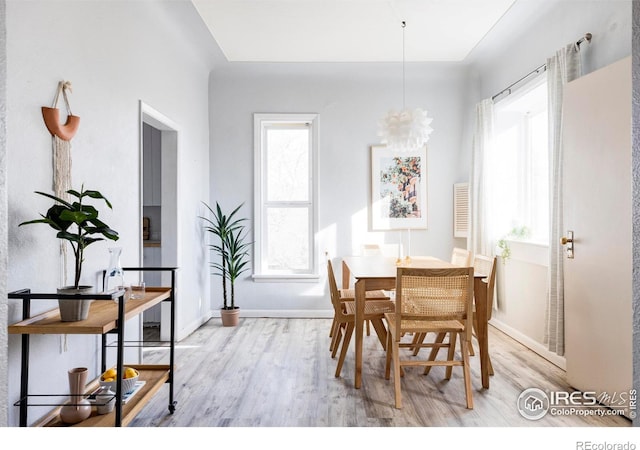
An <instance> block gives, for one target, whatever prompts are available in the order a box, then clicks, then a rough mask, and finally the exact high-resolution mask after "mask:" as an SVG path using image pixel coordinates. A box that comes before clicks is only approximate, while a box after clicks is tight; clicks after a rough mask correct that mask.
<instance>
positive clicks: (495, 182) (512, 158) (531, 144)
mask: <svg viewBox="0 0 640 450" xmlns="http://www.w3.org/2000/svg"><path fill="white" fill-rule="evenodd" d="M547 128H548V122H547V82H546V74H543V75H542V76H540V77H537V78H536V79H535V80H533V81H532V82H530V83H528V84H527V85H526V86H524V87H523V88H521V89H519V90H518V91H516V92H514V93H513V94H511V95H509V96H508V97H507V98H505V99H503V100H501V101H499V102H497V103H496V104H495V126H494V139H495V141H494V146H493V148H492V150H491V152H489V154H488V155H487V160H486V164H487V165H486V167H487V179H488V181H489V192H488V194H489V199H490V201H489V210H490V211H491V212H490V214H489V217H490V219H489V220H491V221H492V224H491V229H492V230H494V232H495V235H496V238H497V239H500V238H503V237H506V238H511V237H514V238H519V239H523V240H526V241H529V242H535V243H541V244H548V241H549V150H548V148H549V147H548V139H547V134H548V133H547Z"/></svg>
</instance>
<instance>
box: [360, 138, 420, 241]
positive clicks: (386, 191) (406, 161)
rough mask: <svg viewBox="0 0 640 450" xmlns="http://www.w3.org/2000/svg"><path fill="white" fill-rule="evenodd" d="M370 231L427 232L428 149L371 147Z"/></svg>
mask: <svg viewBox="0 0 640 450" xmlns="http://www.w3.org/2000/svg"><path fill="white" fill-rule="evenodd" d="M371 228H372V229H373V230H397V229H404V230H407V229H426V228H427V148H426V146H424V147H422V148H419V149H417V150H415V151H412V152H402V153H399V152H394V151H392V150H390V149H389V148H387V147H386V146H384V145H374V146H372V147H371Z"/></svg>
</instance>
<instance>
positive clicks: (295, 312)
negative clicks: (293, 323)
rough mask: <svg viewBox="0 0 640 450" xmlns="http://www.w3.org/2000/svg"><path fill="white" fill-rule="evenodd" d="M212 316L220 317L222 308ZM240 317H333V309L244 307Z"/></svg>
mask: <svg viewBox="0 0 640 450" xmlns="http://www.w3.org/2000/svg"><path fill="white" fill-rule="evenodd" d="M211 315H212V317H214V318H217V317H220V310H216V311H212V314H211ZM240 317H250V318H252V319H253V318H261V319H264V318H267V319H270V318H278V319H333V310H329V309H313V310H305V309H282V310H281V309H242V308H240Z"/></svg>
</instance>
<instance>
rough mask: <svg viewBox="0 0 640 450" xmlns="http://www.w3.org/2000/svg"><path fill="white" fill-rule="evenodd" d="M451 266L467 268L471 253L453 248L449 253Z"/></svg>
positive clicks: (469, 263)
mask: <svg viewBox="0 0 640 450" xmlns="http://www.w3.org/2000/svg"><path fill="white" fill-rule="evenodd" d="M451 264H455V265H456V266H460V267H469V266H470V265H471V251H470V250H466V249H464V248H458V247H454V248H453V250H452V251H451Z"/></svg>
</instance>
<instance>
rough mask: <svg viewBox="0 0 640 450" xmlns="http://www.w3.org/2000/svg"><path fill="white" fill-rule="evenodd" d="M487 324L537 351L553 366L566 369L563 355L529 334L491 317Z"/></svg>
mask: <svg viewBox="0 0 640 450" xmlns="http://www.w3.org/2000/svg"><path fill="white" fill-rule="evenodd" d="M489 324H490V325H492V326H494V327H495V328H497V329H498V330H500V331H502V332H503V333H504V334H506V335H507V336H509V337H511V338H513V339H515V340H516V341H518V342H519V343H521V344H522V345H524V346H525V347H527V348H529V349H530V350H532V351H534V352H535V353H537V354H538V355H540V356H541V357H543V358H544V359H546V360H547V361H549V362H550V363H552V364H554V365H555V366H558V367H559V368H560V369H562V370H565V371H566V370H567V361H566V359H565V358H564V356H559V355H557V354H556V353H553V352H551V351H549V350H548V349H547V348H546V347H545V346H544V345H543V344H541V343H540V342H538V341H536V340H534V339H531V338H530V337H529V336H527V335H525V334H523V333H521V332H520V331H518V330H516V329H515V328H512V327H510V326H509V325H507V324H505V323H504V322H501V321H499V320H497V319H491V321H490V322H489Z"/></svg>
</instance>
